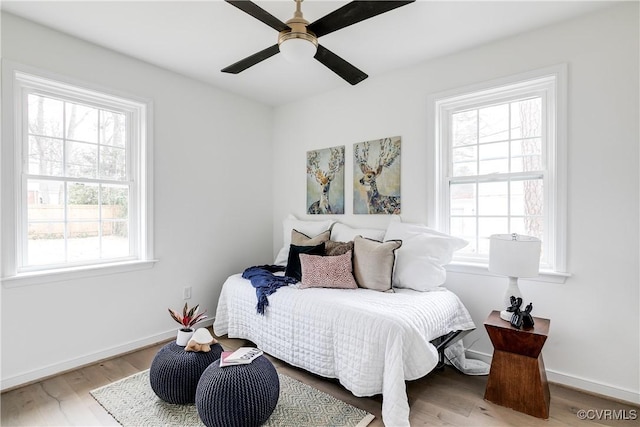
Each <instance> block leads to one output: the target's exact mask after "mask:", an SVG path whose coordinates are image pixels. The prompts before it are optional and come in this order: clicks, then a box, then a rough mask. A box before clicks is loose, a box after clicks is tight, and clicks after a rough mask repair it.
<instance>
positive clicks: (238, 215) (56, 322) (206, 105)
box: [1, 13, 272, 388]
mask: <svg viewBox="0 0 640 427" xmlns="http://www.w3.org/2000/svg"><path fill="white" fill-rule="evenodd" d="M2 55H3V59H9V60H11V61H14V62H18V63H22V64H26V65H30V66H34V67H39V68H41V69H44V70H46V71H49V72H53V73H56V74H60V75H64V76H68V77H70V78H72V79H75V80H80V81H85V82H88V83H91V84H94V85H99V86H103V87H107V88H111V89H114V90H117V91H121V92H125V93H130V94H132V95H136V96H140V97H145V98H149V99H151V100H152V101H153V103H154V112H153V113H154V119H155V126H154V129H153V134H154V136H155V140H154V147H155V148H154V158H155V161H154V169H155V218H154V222H155V233H154V239H155V257H156V258H157V259H158V260H159V262H158V263H157V264H156V265H155V266H154V268H152V269H148V270H143V271H137V272H131V273H122V274H116V275H110V276H99V277H93V278H88V279H81V280H69V281H65V282H57V283H46V284H42V285H33V286H22V287H6V286H5V285H3V286H2V318H1V319H2V387H3V388H7V387H11V386H14V385H16V384H20V383H23V382H25V381H29V380H32V379H35V378H38V377H41V376H44V375H49V374H52V373H54V372H56V371H59V370H62V369H69V368H72V367H74V366H77V365H79V364H82V363H87V362H89V361H92V360H97V359H99V358H103V357H106V356H109V355H113V354H117V353H120V352H122V351H126V350H130V349H133V348H136V347H138V346H140V345H145V344H150V343H153V342H157V341H158V340H160V339H163V338H168V337H169V336H172V335H175V330H176V329H177V326H178V325H177V324H176V323H175V322H173V321H172V320H171V318H170V317H169V314H168V313H167V308H168V307H172V308H180V307H181V304H183V300H182V290H183V287H185V286H191V287H192V288H193V291H192V298H191V300H190V301H189V302H190V303H191V304H196V303H200V304H201V306H202V307H203V308H206V309H208V312H209V314H210V315H212V316H213V315H214V314H215V309H216V303H217V299H218V295H219V292H220V287H221V285H222V283H223V281H224V279H225V278H226V277H227V276H228V275H229V274H231V273H236V272H238V271H241V269H242V268H244V267H247V266H248V265H251V264H253V263H255V264H258V263H267V262H269V261H270V260H269V256H270V253H271V244H272V236H271V231H270V227H271V219H272V217H271V215H272V213H271V212H272V201H271V194H270V189H268V188H264V187H261V186H260V185H257V184H258V183H259V182H260V180H258V179H256V175H255V173H251V174H249V173H248V172H249V171H257V170H268V167H266V165H268V164H269V160H270V159H271V141H270V135H271V133H272V110H271V109H270V108H268V107H265V106H262V105H260V104H257V103H254V102H250V101H247V100H244V99H241V98H239V97H237V96H235V95H231V94H229V93H226V92H224V91H221V90H217V89H214V88H212V87H211V86H207V85H205V84H201V83H198V82H195V81H194V80H191V79H188V78H185V77H183V76H180V75H177V74H173V73H171V72H168V71H165V70H162V69H159V68H157V67H153V66H151V65H149V64H146V63H144V62H141V61H138V60H135V59H133V58H130V57H126V56H123V55H120V54H117V53H115V52H113V51H110V50H106V49H103V48H101V47H98V46H96V45H92V44H89V43H86V42H84V41H80V40H78V39H75V38H73V37H69V36H66V35H63V34H61V33H58V32H55V31H52V30H50V29H47V28H45V27H42V26H39V25H36V24H34V23H31V22H29V21H25V20H23V19H21V18H18V17H16V16H13V15H10V14H6V13H3V14H2ZM6 83H7V82H3V84H6ZM3 125H6V124H5V123H3ZM2 144H3V147H4V146H5V145H6V144H12V142H11V141H7V140H3V141H2ZM3 172H6V171H3ZM3 176H7V175H6V174H5V175H3ZM8 176H11V174H9V175H8ZM2 209H3V210H4V209H5V206H4V205H3V207H2ZM25 336H30V337H33V336H37V340H33V339H30V338H25ZM65 337H67V338H66V339H65Z"/></svg>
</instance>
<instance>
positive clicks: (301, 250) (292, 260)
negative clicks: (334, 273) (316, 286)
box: [284, 242, 324, 281]
mask: <svg viewBox="0 0 640 427" xmlns="http://www.w3.org/2000/svg"><path fill="white" fill-rule="evenodd" d="M300 254H311V255H324V242H323V243H320V244H319V245H316V246H296V245H291V246H290V249H289V260H288V261H287V268H286V269H285V272H284V274H285V276H289V277H293V278H294V279H297V280H298V281H300V279H301V278H302V270H301V269H300Z"/></svg>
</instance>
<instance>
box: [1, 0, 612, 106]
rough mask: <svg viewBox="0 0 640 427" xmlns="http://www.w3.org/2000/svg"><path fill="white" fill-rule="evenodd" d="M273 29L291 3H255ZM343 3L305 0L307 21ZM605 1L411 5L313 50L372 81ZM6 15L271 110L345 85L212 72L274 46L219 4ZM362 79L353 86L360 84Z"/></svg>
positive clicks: (289, 74)
mask: <svg viewBox="0 0 640 427" xmlns="http://www.w3.org/2000/svg"><path fill="white" fill-rule="evenodd" d="M256 3H257V4H258V5H259V6H261V7H262V8H263V9H265V10H267V11H268V12H270V13H271V14H272V15H274V16H275V17H277V18H279V19H280V20H281V21H283V22H284V21H286V20H288V19H289V18H291V17H292V16H293V11H294V10H295V3H294V2H293V1H290V0H289V1H273V0H272V1H264V0H262V1H256ZM346 3H347V2H346V1H327V0H306V1H304V3H303V4H302V11H303V13H304V17H305V18H306V19H307V20H308V21H309V22H313V21H315V20H316V19H318V18H320V17H322V16H324V15H326V14H327V13H329V12H331V11H333V10H334V9H337V8H338V7H340V6H342V5H344V4H346ZM611 4H612V2H611V1H602V2H599V1H532V2H528V1H431V0H418V1H417V2H416V3H413V4H410V5H408V6H404V7H401V8H398V9H395V10H392V11H390V12H387V13H386V14H383V15H379V16H376V17H374V18H371V19H369V20H366V21H363V22H360V23H358V24H355V25H353V26H350V27H347V28H343V29H341V30H339V31H336V32H335V33H332V34H328V35H326V36H324V37H321V38H320V40H319V42H320V44H322V45H323V46H325V47H326V48H328V49H330V50H331V51H333V52H334V53H336V54H337V55H339V56H341V57H342V58H344V59H345V60H347V61H349V62H350V63H352V64H353V65H355V66H356V67H358V68H360V69H361V70H363V71H364V72H365V73H367V74H368V75H369V77H370V78H371V77H372V76H376V75H380V74H383V73H386V72H389V71H391V70H393V69H397V68H401V67H406V66H410V65H413V64H417V63H420V62H423V61H425V60H428V59H431V58H435V57H438V56H443V55H447V54H451V53H453V52H457V51H460V50H464V49H469V48H472V47H474V46H478V45H480V44H484V43H487V42H490V41H493V40H497V39H500V38H505V37H509V36H513V35H514V34H517V33H520V32H525V31H529V30H532V29H534V28H538V27H542V26H546V25H549V24H552V23H555V22H559V21H562V20H566V19H570V18H572V17H574V16H577V15H580V14H583V13H588V12H591V11H594V10H597V9H600V8H603V7H607V6H610V5H611ZM1 8H2V9H3V10H5V11H8V12H11V13H13V14H16V15H19V16H22V17H24V18H27V19H30V20H32V21H35V22H38V23H41V24H43V25H46V26H49V27H52V28H54V29H57V30H59V31H63V32H66V33H69V34H71V35H74V36H76V37H79V38H82V39H85V40H89V41H91V42H93V43H95V44H98V45H101V46H104V47H107V48H110V49H113V50H115V51H118V52H122V53H124V54H127V55H130V56H133V57H136V58H139V59H142V60H144V61H147V62H149V63H152V64H155V65H158V66H160V67H164V68H167V69H169V70H173V71H175V72H178V73H181V74H183V75H186V76H189V77H192V78H195V79H198V80H201V81H204V82H207V83H210V84H212V85H215V86H218V87H222V88H225V89H226V90H229V91H231V92H234V93H237V94H240V95H243V96H245V97H247V98H251V99H255V100H257V101H260V102H262V103H265V104H269V105H282V104H286V103H289V102H292V101H295V100H297V99H301V98H306V97H309V96H312V95H314V94H317V93H321V92H326V91H329V90H332V89H335V88H341V87H348V86H349V84H348V83H347V82H345V81H344V80H342V79H341V78H339V77H338V76H337V75H335V74H334V73H333V72H331V71H330V70H329V69H327V68H325V67H324V66H323V65H322V64H320V63H319V62H317V61H315V60H311V61H309V62H308V63H304V64H289V63H287V62H286V61H285V59H284V58H283V57H282V55H275V56H273V57H271V58H269V59H267V60H265V61H263V62H261V63H259V64H257V65H255V66H253V67H251V68H249V69H247V70H245V71H244V72H242V73H240V74H237V75H233V74H227V73H222V72H220V70H221V69H222V68H224V67H226V66H227V65H230V64H232V63H234V62H236V61H238V60H240V59H242V58H245V57H247V56H249V55H251V54H253V53H255V52H258V51H260V50H262V49H264V48H266V47H269V46H271V45H273V44H275V43H276V42H277V35H278V34H277V32H276V31H275V30H274V29H272V28H271V27H268V26H267V25H265V24H263V23H262V22H260V21H258V20H256V19H255V18H253V17H251V16H249V15H247V14H245V13H244V12H242V11H240V10H238V9H236V8H235V7H233V6H231V5H229V4H226V3H224V2H223V1H221V0H208V1H207V0H205V1H202V0H201V1H89V0H85V1H7V0H4V1H3V2H2V3H1ZM368 81H370V80H365V81H363V82H362V83H360V85H366V84H367V82H368Z"/></svg>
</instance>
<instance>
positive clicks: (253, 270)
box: [242, 265, 298, 314]
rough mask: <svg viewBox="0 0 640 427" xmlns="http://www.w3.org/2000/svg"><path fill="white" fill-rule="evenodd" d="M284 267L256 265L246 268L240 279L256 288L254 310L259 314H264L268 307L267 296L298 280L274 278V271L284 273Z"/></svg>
mask: <svg viewBox="0 0 640 427" xmlns="http://www.w3.org/2000/svg"><path fill="white" fill-rule="evenodd" d="M284 270H285V267H283V266H281V265H256V266H253V267H249V268H247V269H246V270H245V271H244V272H243V273H242V277H243V278H245V279H249V280H250V281H251V285H253V287H254V288H256V296H257V297H258V305H256V310H257V311H258V313H260V314H264V309H265V307H266V306H268V305H269V300H268V299H267V296H269V295H271V294H272V293H274V292H275V291H277V290H278V288H280V287H282V286H286V285H288V284H290V283H296V282H297V281H298V280H296V279H294V278H293V277H289V276H276V275H274V274H273V273H275V272H276V271H284Z"/></svg>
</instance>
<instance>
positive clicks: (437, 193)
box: [427, 64, 569, 282]
mask: <svg viewBox="0 0 640 427" xmlns="http://www.w3.org/2000/svg"><path fill="white" fill-rule="evenodd" d="M550 78H553V79H555V91H554V92H555V93H550V96H554V97H555V101H556V102H555V111H547V114H548V117H547V121H548V126H549V128H551V132H550V133H551V134H555V135H554V137H552V140H551V141H549V145H548V147H547V150H548V152H547V153H546V154H543V155H544V157H545V162H546V164H547V172H546V174H545V176H544V180H545V185H546V186H548V182H550V183H551V187H550V188H549V191H548V192H547V191H545V204H546V206H548V209H546V214H547V215H549V214H550V213H552V214H551V215H550V216H548V217H547V218H546V222H547V224H548V228H549V232H550V233H552V234H553V238H552V244H553V246H551V247H550V251H551V252H553V254H552V255H550V257H549V260H548V262H549V266H547V267H546V268H543V269H542V270H541V276H545V277H546V279H545V280H547V281H552V282H556V281H561V282H563V281H564V280H565V279H566V277H568V276H569V274H568V273H567V264H566V246H567V231H566V222H567V154H566V153H567V140H566V136H567V133H566V127H567V64H559V65H555V66H551V67H547V68H543V69H538V70H533V71H529V72H525V73H521V74H517V75H512V76H508V77H503V78H498V79H494V80H490V81H485V82H480V83H476V84H472V85H469V86H465V87H461V88H456V89H452V90H447V91H443V92H440V93H435V94H432V95H430V96H429V97H428V104H427V125H428V129H430V131H429V132H428V134H427V147H428V156H429V158H428V161H429V164H431V165H433V168H432V169H433V174H432V180H431V182H432V185H431V188H430V190H431V194H433V199H432V200H433V203H432V205H431V207H430V209H429V213H428V218H429V223H431V224H435V228H436V229H438V230H441V231H444V232H448V221H447V219H448V215H449V214H448V212H447V211H446V209H447V208H448V200H444V199H446V196H447V194H448V193H447V192H446V191H445V190H444V188H443V185H444V184H445V181H446V180H445V173H444V172H445V171H446V168H447V167H448V161H449V158H448V155H449V154H448V153H443V152H442V150H443V149H444V148H445V147H441V144H440V141H441V134H440V132H441V131H442V130H441V129H440V126H439V124H440V122H441V119H442V116H443V114H445V113H446V110H447V109H448V108H451V107H452V106H455V105H456V104H458V105H459V103H460V102H461V99H462V98H465V99H469V98H473V99H474V100H476V101H478V102H480V101H482V100H483V99H485V100H486V99H487V98H488V97H491V99H492V100H493V99H495V93H496V92H499V93H505V98H508V95H513V94H514V93H517V92H518V90H522V88H523V87H526V86H527V85H529V84H530V83H531V82H532V81H536V80H540V81H542V80H544V79H550ZM505 86H513V88H512V89H513V91H511V92H510V93H506V92H504V87H505ZM472 93H476V96H473V97H471V96H470V94H472ZM466 102H468V101H466ZM466 102H465V103H466ZM551 104H553V103H551ZM445 105H446V107H447V108H445ZM554 129H555V132H553V130H554ZM547 195H548V196H547ZM546 197H548V199H547V198H546ZM487 264H488V263H487V262H481V261H480V262H468V261H467V262H465V261H461V260H460V259H456V258H455V257H454V260H453V262H452V263H451V265H450V266H449V267H447V269H448V270H450V271H459V272H464V273H476V274H488V270H487Z"/></svg>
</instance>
